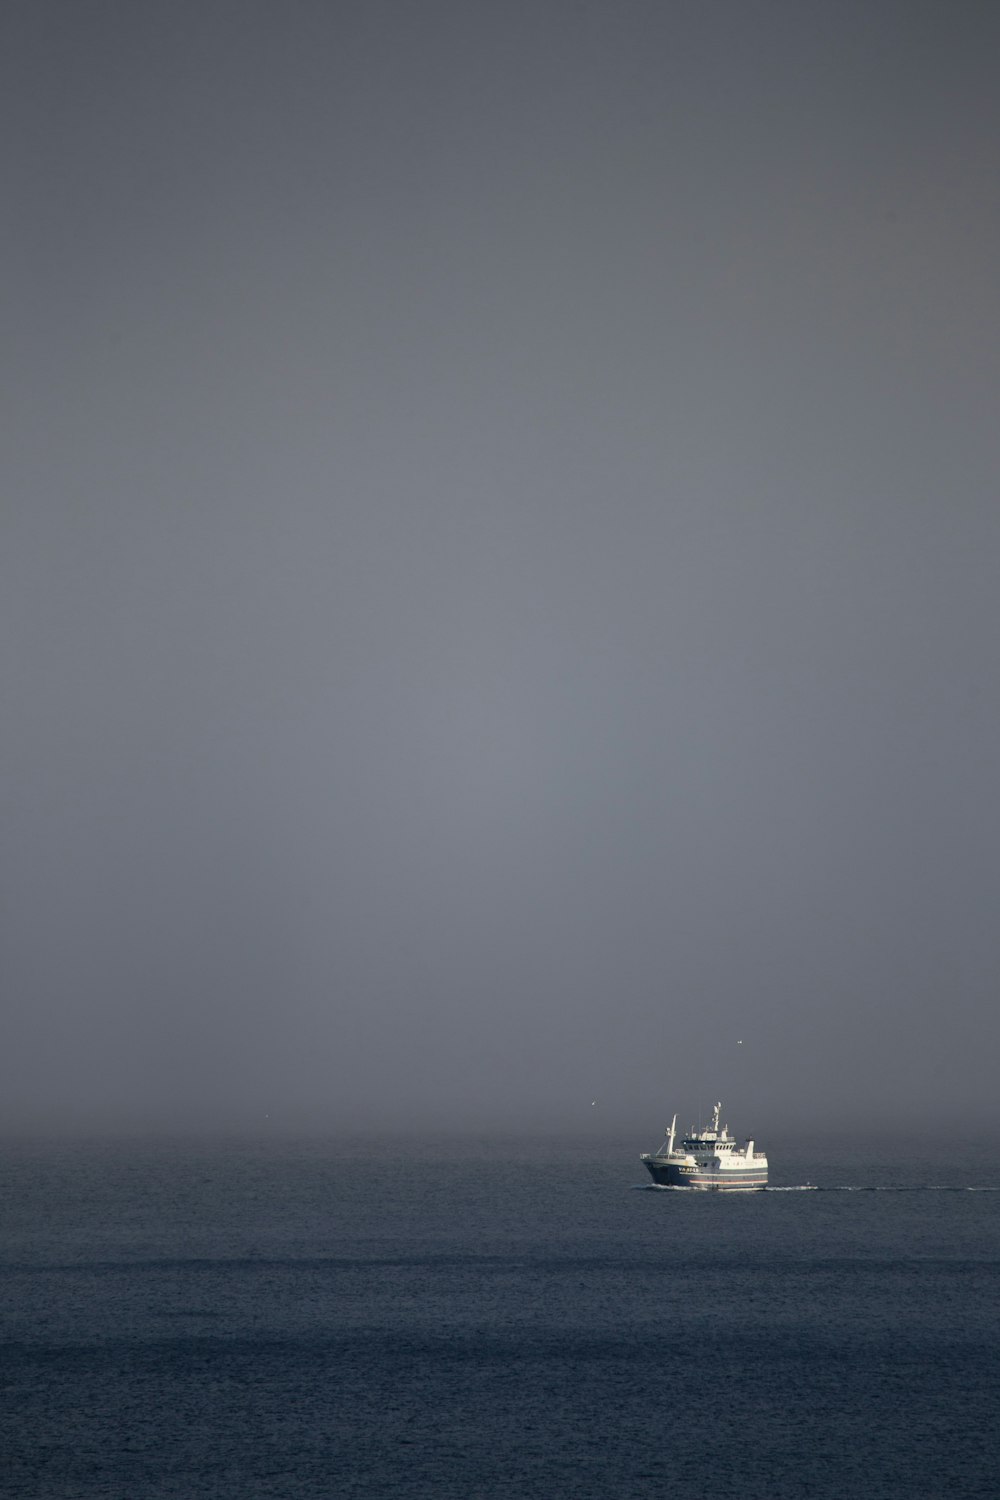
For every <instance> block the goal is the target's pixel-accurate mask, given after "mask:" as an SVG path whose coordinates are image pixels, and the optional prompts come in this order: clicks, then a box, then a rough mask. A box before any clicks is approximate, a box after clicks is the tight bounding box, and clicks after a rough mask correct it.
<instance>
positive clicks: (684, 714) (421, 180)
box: [0, 0, 1000, 1145]
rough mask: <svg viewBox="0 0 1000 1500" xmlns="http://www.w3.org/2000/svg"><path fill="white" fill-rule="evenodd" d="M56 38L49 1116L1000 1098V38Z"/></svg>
mask: <svg viewBox="0 0 1000 1500" xmlns="http://www.w3.org/2000/svg"><path fill="white" fill-rule="evenodd" d="M2 31H3V35H2V47H0V55H2V59H3V61H2V64H0V67H2V71H3V78H2V80H0V82H2V88H0V99H2V104H0V110H2V115H3V119H2V130H0V139H2V142H3V146H2V149H3V153H4V162H3V178H2V181H3V205H4V214H3V234H2V242H0V243H2V265H3V283H2V285H3V301H4V336H3V342H2V355H0V358H2V362H3V376H4V384H5V392H4V398H3V411H4V416H5V427H6V433H5V437H4V444H3V454H4V457H3V474H4V479H3V497H4V498H3V507H4V518H3V541H2V561H0V568H2V580H0V586H2V599H0V612H2V620H0V636H2V638H0V649H2V653H3V666H4V679H5V689H4V722H3V730H2V734H3V755H4V766H5V768H4V781H3V796H4V814H3V823H4V832H3V837H2V863H3V954H2V965H3V974H2V1007H3V1018H2V1019H3V1045H2V1056H0V1123H2V1124H3V1125H5V1126H6V1127H13V1128H18V1127H21V1126H36V1125H49V1124H55V1125H59V1124H65V1125H71V1126H76V1127H81V1128H82V1127H83V1126H89V1125H93V1124H105V1123H115V1124H122V1123H124V1124H130V1123H131V1124H137V1125H146V1124H150V1123H153V1124H165V1125H178V1124H187V1123H191V1122H195V1123H199V1124H201V1123H204V1124H208V1125H211V1124H220V1125H233V1126H237V1127H244V1126H256V1125H259V1124H263V1123H264V1116H265V1114H267V1115H269V1116H270V1120H271V1122H272V1123H274V1124H278V1123H280V1124H284V1125H288V1126H290V1127H293V1128H298V1127H300V1126H302V1125H319V1126H326V1125H332V1126H338V1127H339V1126H344V1125H355V1126H361V1127H370V1126H380V1125H382V1126H390V1127H393V1128H395V1127H396V1126H398V1125H400V1124H401V1123H403V1122H404V1121H405V1122H412V1123H415V1124H420V1125H430V1126H452V1125H454V1126H456V1127H460V1128H463V1129H464V1128H468V1127H469V1126H471V1125H473V1124H478V1125H480V1126H483V1127H486V1128H519V1127H524V1128H535V1127H549V1126H553V1127H559V1128H563V1127H565V1128H568V1129H585V1130H591V1129H603V1128H607V1129H609V1130H610V1129H616V1130H617V1129H628V1130H632V1129H633V1128H634V1129H635V1130H636V1131H637V1133H638V1135H639V1136H641V1137H642V1139H641V1140H639V1141H638V1142H637V1144H638V1145H648V1144H649V1141H648V1140H647V1139H646V1138H647V1137H652V1136H655V1135H656V1132H657V1130H658V1128H659V1126H660V1125H661V1124H662V1122H663V1119H664V1118H665V1117H666V1116H667V1115H668V1114H669V1113H670V1112H672V1110H673V1109H674V1108H679V1109H680V1110H681V1112H682V1116H683V1117H684V1118H686V1117H687V1116H688V1115H689V1114H692V1113H693V1112H695V1111H696V1109H697V1108H698V1107H699V1105H703V1104H709V1103H710V1102H711V1101H712V1100H713V1099H714V1098H715V1097H719V1096H721V1097H722V1098H723V1099H724V1100H725V1101H726V1113H727V1116H728V1117H729V1119H730V1120H731V1122H732V1124H733V1125H734V1127H735V1128H737V1129H740V1128H743V1126H744V1125H747V1126H749V1125H752V1126H753V1128H754V1129H755V1130H756V1132H757V1134H758V1135H759V1136H761V1137H764V1136H766V1134H767V1131H768V1127H770V1128H771V1129H772V1130H773V1129H776V1128H784V1127H785V1126H786V1125H787V1124H788V1123H794V1122H798V1121H801V1122H804V1123H819V1122H821V1121H823V1120H824V1119H826V1118H828V1117H829V1115H830V1113H831V1111H833V1110H834V1109H838V1110H841V1111H843V1112H844V1113H846V1114H848V1115H850V1116H851V1117H852V1118H854V1119H855V1120H857V1121H859V1122H861V1123H864V1122H866V1121H869V1120H870V1121H879V1120H881V1119H883V1118H885V1117H886V1116H887V1115H888V1114H889V1113H890V1112H895V1113H897V1114H898V1115H899V1116H900V1117H902V1118H904V1119H906V1120H912V1119H915V1118H917V1116H918V1115H924V1116H926V1115H931V1114H933V1115H941V1116H943V1117H945V1118H947V1117H948V1116H950V1115H952V1114H954V1113H957V1112H959V1111H961V1112H963V1113H964V1114H965V1115H966V1116H968V1117H972V1118H976V1119H981V1120H984V1121H991V1122H992V1123H994V1124H996V1123H997V1116H998V1107H997V1104H996V1091H995V1073H996V1061H997V1043H998V1041H1000V1005H998V998H1000V997H998V993H997V992H998V972H1000V924H998V910H1000V868H998V864H1000V801H998V796H997V777H998V764H1000V761H998V728H1000V697H998V681H997V657H998V642H1000V576H998V564H1000V489H998V483H1000V424H998V420H997V416H998V413H997V400H996V397H997V390H998V363H1000V293H998V275H997V266H998V265H1000V90H998V89H997V82H996V81H997V76H998V64H1000V9H998V8H997V6H996V5H994V4H992V3H984V4H977V3H961V0H959V3H955V0H948V3H940V4H922V3H918V0H908V3H902V4H895V3H881V4H880V3H872V0H865V3H863V4H852V3H849V0H838V3H822V4H814V3H808V0H796V3H787V4H783V3H782V4H776V3H767V4H763V3H754V0H739V3H722V0H715V3H697V4H696V3H681V0H655V3H654V0H643V3H636V0H632V3H629V0H614V3H610V0H608V3H600V4H595V3H590V0H581V3H572V4H570V3H556V0H532V3H519V0H504V3H502V4H501V3H489V4H486V3H476V0H456V3H441V0H423V3H414V4H404V3H392V4H385V3H378V0H365V3H364V4H357V5H340V4H335V3H332V0H327V3H288V0H282V3H280V4H279V3H273V4H263V3H259V0H239V3H217V0H207V3H197V4H183V3H173V4H170V5H162V4H154V3H148V4H146V3H135V0H128V3H125V0H122V3H115V4H109V3H100V0H87V3H82V4H81V3H66V4H51V3H45V0H31V3H25V4H18V3H10V4H8V5H6V6H5V7H4V14H3V26H2ZM738 1039H741V1040H742V1043H743V1045H742V1046H740V1047H737V1045H736V1042H737V1040H738ZM593 1099H597V1100H598V1106H597V1108H596V1109H595V1108H593V1107H592V1105H591V1101H592V1100H593Z"/></svg>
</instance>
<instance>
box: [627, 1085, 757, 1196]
mask: <svg viewBox="0 0 1000 1500" xmlns="http://www.w3.org/2000/svg"><path fill="white" fill-rule="evenodd" d="M721 1113H722V1105H721V1103H720V1104H717V1105H716V1106H715V1109H714V1111H713V1114H712V1123H711V1125H710V1126H709V1127H708V1129H707V1130H695V1129H694V1128H692V1129H691V1130H690V1131H689V1132H688V1134H687V1135H686V1136H684V1137H683V1139H682V1140H681V1143H680V1145H679V1146H677V1145H676V1137H677V1116H676V1115H674V1118H673V1120H672V1121H671V1123H670V1129H669V1130H668V1131H667V1135H666V1139H665V1140H664V1142H663V1145H662V1146H661V1147H660V1149H659V1151H644V1152H643V1153H642V1155H641V1156H640V1158H639V1160H640V1161H641V1162H643V1163H644V1164H645V1166H646V1170H647V1171H648V1173H649V1175H650V1177H652V1179H653V1181H654V1182H657V1183H659V1184H660V1186H661V1187H682V1188H703V1189H707V1190H708V1191H710V1192H711V1191H720V1190H722V1189H725V1190H726V1191H731V1190H733V1189H739V1190H741V1191H743V1192H753V1191H755V1190H759V1189H760V1188H765V1187H767V1157H766V1156H765V1155H764V1154H763V1153H762V1152H759V1151H757V1152H755V1151H754V1149H753V1147H754V1143H753V1141H747V1143H746V1145H745V1146H744V1147H743V1148H742V1149H741V1150H737V1149H736V1140H735V1138H734V1137H733V1136H731V1135H730V1134H729V1126H728V1125H723V1126H722V1127H721V1129H720V1126H719V1117H720V1115H721Z"/></svg>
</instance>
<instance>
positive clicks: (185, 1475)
mask: <svg viewBox="0 0 1000 1500" xmlns="http://www.w3.org/2000/svg"><path fill="white" fill-rule="evenodd" d="M650 1144H655V1142H654V1143H649V1142H643V1141H628V1142H617V1141H616V1142H614V1143H600V1144H595V1143H593V1142H590V1143H583V1144H577V1145H571V1144H566V1143H565V1142H562V1143H553V1142H541V1141H539V1142H532V1143H529V1144H526V1143H523V1142H522V1143H516V1144H510V1143H507V1144H497V1143H492V1144H491V1143H489V1142H479V1141H473V1142H463V1143H451V1144H449V1143H446V1142H438V1143H427V1142H424V1143H420V1144H417V1145H413V1144H409V1145H408V1144H407V1143H406V1142H404V1141H402V1140H397V1141H384V1142H380V1143H375V1142H368V1143H364V1142H356V1143H351V1144H347V1145H345V1144H343V1143H339V1144H338V1143H331V1142H321V1141H313V1142H294V1143H289V1142H285V1143H281V1144H275V1143H273V1142H268V1143H261V1142H255V1143H251V1142H244V1143H233V1142H229V1143H226V1144H218V1143H217V1144H207V1143H205V1144H192V1143H190V1142H187V1143H173V1144H158V1145H149V1144H147V1145H141V1146H140V1145H135V1144H131V1145H127V1146H126V1145H122V1144H116V1145H111V1144H103V1145H95V1144H90V1145H82V1144H77V1145H74V1146H72V1147H68V1146H65V1145H63V1146H53V1145H51V1144H48V1145H41V1144H26V1143H23V1142H21V1143H15V1144H10V1143H8V1144H7V1145H6V1146H4V1147H3V1148H2V1149H0V1289H2V1327H0V1334H2V1340H3V1342H2V1363H0V1379H2V1386H3V1389H2V1395H0V1494H2V1495H3V1496H4V1497H5V1500H54V1497H57V1496H58V1497H65V1500H92V1497H98V1496H100V1497H102V1500H161V1497H162V1500H166V1497H178V1500H256V1497H274V1500H307V1497H308V1500H314V1497H315V1500H320V1497H340V1496H364V1497H369V1500H371V1497H375V1500H378V1497H382V1496H385V1497H390V1496H391V1497H400V1500H407V1497H410V1500H414V1497H418V1496H419V1497H435V1500H437V1497H440V1500H450V1497H455V1500H459V1497H460V1500H519V1497H536V1496H537V1497H543V1496H544V1497H547V1500H553V1497H555V1500H563V1497H565V1500H588V1497H601V1500H629V1497H641V1496H656V1497H678V1500H784V1497H788V1500H792V1497H794V1500H803V1497H810V1500H827V1497H829V1500H848V1497H858V1500H901V1497H907V1500H910V1497H927V1500H940V1497H946V1496H947V1497H950V1500H953V1497H959V1500H966V1497H973V1496H983V1497H989V1500H996V1497H997V1496H998V1495H1000V1295H998V1293H1000V1279H998V1271H1000V1191H998V1189H1000V1166H998V1158H997V1156H996V1154H995V1153H994V1152H992V1151H987V1150H984V1149H983V1148H981V1147H978V1148H977V1147H976V1145H975V1144H974V1143H968V1144H967V1145H965V1144H963V1145H962V1147H961V1149H957V1150H954V1151H950V1152H941V1153H938V1154H934V1153H931V1154H930V1155H929V1156H928V1155H926V1154H925V1155H923V1156H922V1157H921V1159H920V1160H919V1161H914V1159H913V1158H910V1159H909V1160H907V1159H905V1158H902V1157H901V1158H900V1159H897V1160H894V1159H893V1157H892V1153H891V1152H889V1151H888V1150H886V1149H881V1150H880V1149H879V1148H878V1147H877V1145H872V1146H871V1147H868V1148H865V1149H854V1150H847V1149H841V1150H839V1151H835V1150H832V1149H829V1148H827V1149H825V1150H821V1149H820V1148H818V1147H817V1148H813V1149H806V1148H801V1147H799V1148H798V1149H797V1151H796V1154H795V1157H794V1158H793V1157H792V1156H791V1155H790V1154H789V1153H788V1152H787V1151H786V1152H784V1153H783V1154H782V1155H780V1156H779V1154H778V1153H777V1152H776V1150H775V1145H774V1143H773V1142H768V1143H767V1144H768V1146H769V1148H770V1153H771V1156H772V1182H773V1184H774V1186H775V1187H776V1188H778V1189H782V1190H779V1191H773V1190H772V1191H768V1192H766V1193H761V1194H751V1195H747V1196H721V1195H716V1194H705V1195H697V1194H692V1195H690V1196H688V1195H686V1194H684V1193H678V1192H673V1191H670V1190H657V1189H655V1188H646V1187H644V1186H643V1175H642V1169H641V1167H640V1165H639V1163H638V1161H637V1159H636V1154H637V1152H638V1151H639V1150H640V1149H642V1148H643V1147H644V1146H646V1147H648V1146H649V1145H650ZM806 1184H809V1185H810V1186H809V1187H806Z"/></svg>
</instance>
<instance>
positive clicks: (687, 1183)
mask: <svg viewBox="0 0 1000 1500" xmlns="http://www.w3.org/2000/svg"><path fill="white" fill-rule="evenodd" d="M642 1160H643V1165H644V1166H645V1168H646V1170H647V1172H648V1173H649V1175H650V1177H652V1179H653V1181H654V1182H655V1183H657V1184H658V1185H659V1186H660V1187H676V1188H689V1189H692V1190H693V1191H700V1192H709V1193H723V1192H725V1193H754V1192H760V1191H761V1190H762V1189H763V1188H766V1187H767V1167H762V1166H752V1167H744V1168H742V1169H741V1168H737V1169H736V1170H735V1171H734V1170H733V1169H732V1168H729V1169H728V1170H727V1169H725V1168H714V1169H713V1168H712V1167H708V1166H697V1165H691V1164H689V1163H686V1162H672V1161H667V1160H665V1159H664V1158H663V1157H660V1158H659V1159H657V1158H656V1157H654V1156H644V1157H643V1159H642Z"/></svg>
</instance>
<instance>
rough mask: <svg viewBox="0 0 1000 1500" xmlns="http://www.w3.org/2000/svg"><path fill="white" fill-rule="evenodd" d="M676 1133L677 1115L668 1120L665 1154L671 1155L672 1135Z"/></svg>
mask: <svg viewBox="0 0 1000 1500" xmlns="http://www.w3.org/2000/svg"><path fill="white" fill-rule="evenodd" d="M676 1134H677V1116H676V1115H674V1118H673V1119H672V1120H671V1121H670V1129H669V1130H668V1131H667V1155H668V1156H672V1155H673V1152H674V1136H675V1135H676Z"/></svg>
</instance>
